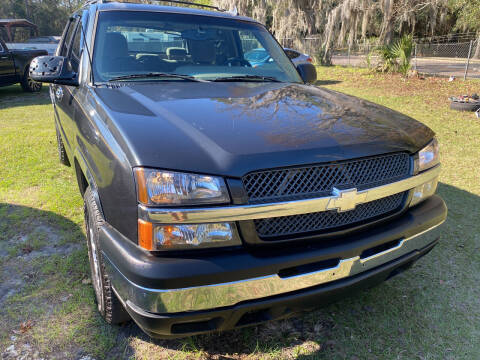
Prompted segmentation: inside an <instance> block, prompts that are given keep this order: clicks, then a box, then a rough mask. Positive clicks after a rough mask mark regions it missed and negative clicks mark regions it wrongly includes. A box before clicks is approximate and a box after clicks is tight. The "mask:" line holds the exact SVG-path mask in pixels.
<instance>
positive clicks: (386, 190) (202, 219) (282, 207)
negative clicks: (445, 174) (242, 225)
mask: <svg viewBox="0 0 480 360" xmlns="http://www.w3.org/2000/svg"><path fill="white" fill-rule="evenodd" d="M440 171H441V167H440V165H438V166H436V167H434V168H433V169H430V170H427V171H425V172H423V173H421V174H419V175H416V176H412V177H410V178H408V179H405V180H401V181H397V182H394V183H391V184H388V185H383V186H378V187H375V188H371V189H368V190H364V191H360V192H356V191H354V194H353V195H351V196H354V197H355V198H354V199H353V200H354V202H355V205H359V204H361V203H367V202H370V201H374V200H379V199H382V198H384V197H387V196H391V195H395V194H398V193H401V192H404V191H408V190H411V189H414V188H415V187H417V186H420V185H422V184H425V183H426V182H428V181H431V180H433V179H435V178H437V177H438V176H439V175H440ZM353 190H354V189H353ZM349 192H350V194H351V193H352V190H349ZM339 200H342V198H341V195H340V196H335V195H333V196H326V197H321V198H315V199H307V200H298V201H287V202H279V203H270V204H257V205H238V206H219V207H218V206H217V207H215V206H210V207H205V208H181V209H179V208H170V209H167V208H149V207H145V206H143V205H140V206H139V209H138V215H139V218H140V219H143V220H145V221H149V222H153V223H160V224H201V223H220V222H232V221H243V220H255V219H266V218H273V217H281V216H291V215H300V214H308V213H313V212H321V211H329V210H332V209H336V208H339V202H340V201H339ZM344 200H345V198H344ZM348 200H349V201H352V199H351V198H350V199H348Z"/></svg>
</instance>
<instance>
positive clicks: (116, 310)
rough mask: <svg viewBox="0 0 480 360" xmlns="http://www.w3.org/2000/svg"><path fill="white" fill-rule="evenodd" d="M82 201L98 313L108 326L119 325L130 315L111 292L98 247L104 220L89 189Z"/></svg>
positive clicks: (127, 319)
mask: <svg viewBox="0 0 480 360" xmlns="http://www.w3.org/2000/svg"><path fill="white" fill-rule="evenodd" d="M83 200H84V213H85V227H86V232H87V245H88V258H89V260H90V270H91V276H92V285H93V289H94V290H95V297H96V300H97V305H98V311H99V312H100V315H102V317H103V318H104V319H105V321H106V322H107V323H109V324H121V323H124V322H126V321H129V320H130V315H128V313H127V311H126V310H125V308H124V307H123V305H122V303H121V302H120V300H118V298H117V296H116V295H115V293H114V292H113V289H112V286H111V284H110V279H109V277H108V274H107V272H106V271H105V263H104V260H103V256H102V253H101V251H100V248H99V246H98V232H99V229H100V227H101V226H102V225H103V224H104V220H103V218H102V215H101V214H100V211H99V210H98V208H97V203H96V202H95V199H94V197H93V194H92V191H91V190H90V188H87V190H86V191H85V195H84V197H83Z"/></svg>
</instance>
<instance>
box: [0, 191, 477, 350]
mask: <svg viewBox="0 0 480 360" xmlns="http://www.w3.org/2000/svg"><path fill="white" fill-rule="evenodd" d="M439 194H440V195H441V196H442V197H443V198H444V199H445V200H446V202H447V205H448V206H449V208H450V216H449V218H448V220H447V222H446V223H445V224H444V225H443V227H442V228H441V231H442V236H443V241H441V242H440V245H439V246H437V248H435V249H434V251H433V252H432V253H431V254H429V255H428V256H427V258H425V259H424V260H421V261H420V262H419V264H418V265H416V266H414V268H413V269H412V270H410V271H408V272H406V273H403V274H401V275H399V276H398V277H396V278H394V280H392V281H388V282H386V283H383V284H381V285H379V286H377V287H375V288H372V289H369V290H366V291H362V292H359V293H355V294H353V295H352V296H351V297H348V298H345V299H342V300H341V301H339V302H337V303H335V304H332V305H329V306H327V307H325V308H323V309H320V310H318V311H314V312H310V313H308V314H304V315H301V314H299V315H298V317H295V318H290V319H286V320H280V321H274V322H271V323H267V324H263V325H260V326H255V327H250V328H244V329H238V330H233V331H228V332H224V333H219V334H210V335H202V336H195V337H191V338H186V339H178V340H154V339H150V338H149V337H148V336H146V335H145V334H143V332H142V331H141V330H140V329H139V328H138V327H137V326H136V325H135V324H134V323H128V324H125V325H123V326H119V327H112V326H109V325H107V324H105V323H104V322H103V320H101V318H100V316H99V315H98V314H97V312H96V309H95V305H94V304H93V302H94V294H93V291H92V289H91V285H85V284H82V279H85V277H89V271H88V263H87V261H88V260H87V256H86V248H85V247H84V246H83V244H84V234H83V231H82V230H81V229H80V227H79V226H78V225H77V224H75V223H73V222H71V221H70V220H69V219H67V218H65V217H63V216H59V215H57V214H54V213H52V212H48V211H42V210H37V209H32V208H27V207H23V206H16V205H9V204H0V257H1V258H2V260H1V262H0V266H2V267H3V271H0V278H2V277H3V278H2V287H4V288H5V284H7V287H8V284H10V283H9V282H8V281H9V279H10V277H7V274H11V273H12V271H13V273H15V274H16V275H17V276H16V277H20V278H23V277H24V275H26V274H27V275H28V274H30V273H35V274H37V275H35V276H38V280H37V282H38V283H37V285H36V287H34V288H33V290H32V294H33V293H37V292H38V293H39V294H40V293H42V292H44V291H46V289H48V288H49V287H50V286H51V284H52V283H55V281H59V282H62V281H64V282H65V284H64V285H65V286H68V288H70V290H68V291H69V292H70V294H73V296H72V297H71V298H69V300H68V301H67V302H65V303H62V302H61V300H58V299H57V298H61V297H62V296H64V294H62V293H61V291H63V290H61V289H63V287H62V286H63V285H62V286H60V285H58V286H59V289H60V290H59V291H60V294H55V296H54V297H53V300H52V297H48V301H47V298H45V299H44V298H43V297H42V296H41V295H38V297H33V298H32V297H31V296H29V297H27V298H28V301H27V302H26V303H16V304H14V303H12V302H10V301H8V299H7V300H3V305H2V308H3V311H2V310H0V319H1V320H2V323H3V324H4V327H5V326H6V328H7V330H8V331H9V333H11V331H10V330H11V324H12V323H13V324H15V325H17V324H18V321H19V320H21V319H25V318H29V315H28V314H34V313H38V309H35V311H34V309H33V307H32V305H31V304H32V303H36V304H37V305H36V306H37V307H40V308H41V309H43V308H45V311H43V310H42V312H41V316H39V318H38V319H37V320H36V321H35V324H36V325H37V324H38V326H45V327H47V326H48V327H50V328H46V329H39V330H42V331H44V332H45V333H47V334H48V333H49V332H51V331H52V329H51V326H52V325H51V323H52V322H53V324H57V323H56V322H55V321H58V320H56V319H55V318H53V320H52V319H51V316H52V315H51V314H52V311H51V307H52V306H53V307H56V306H58V307H62V306H66V305H68V303H69V302H75V303H76V304H78V309H77V308H75V307H72V306H71V304H70V305H69V306H70V307H69V310H68V311H69V312H70V313H71V312H73V314H74V315H75V316H74V318H72V319H70V321H71V322H70V323H69V322H68V321H67V320H64V318H62V321H61V322H59V323H58V324H57V325H55V326H58V327H61V328H65V327H66V328H67V330H72V329H73V331H71V332H70V333H71V334H74V336H73V337H71V338H67V337H66V336H65V335H61V334H60V335H57V337H55V336H53V335H52V336H53V337H52V338H49V337H48V336H47V337H46V339H47V340H48V341H50V342H51V343H52V344H54V345H55V346H59V347H62V348H63V349H64V351H67V352H69V353H70V354H73V355H74V356H78V355H82V354H85V355H92V354H95V355H96V356H97V357H98V358H111V359H114V358H115V359H118V358H132V357H138V358H162V357H159V356H158V354H163V353H165V357H169V356H170V355H172V354H175V353H180V354H192V353H194V354H199V356H200V357H202V356H203V355H206V357H207V358H224V357H228V358H234V359H239V358H244V357H246V356H251V358H252V359H254V358H257V357H258V358H265V357H267V358H299V359H310V358H312V359H313V358H337V357H338V358H351V357H352V356H358V358H364V356H369V355H371V356H372V357H374V356H373V355H375V354H376V355H382V354H384V355H385V356H387V355H386V353H383V351H384V349H394V350H392V351H394V353H391V354H390V355H392V356H391V357H392V358H396V357H397V355H398V354H399V353H400V351H403V352H404V353H403V355H404V356H405V358H413V357H415V356H416V354H417V353H416V352H415V351H420V350H421V349H423V348H425V350H424V354H428V352H429V351H439V352H437V353H435V352H434V353H433V354H431V355H432V357H433V358H445V356H444V355H445V353H443V352H441V349H440V350H431V349H432V348H438V345H435V341H440V342H445V343H447V344H448V341H446V340H445V339H443V337H445V336H448V334H449V333H452V332H454V331H453V330H455V331H456V329H457V327H458V326H460V327H461V326H464V325H462V324H465V323H468V322H467V321H463V322H462V317H461V316H462V314H461V313H459V311H460V310H459V309H452V306H455V304H453V305H452V296H453V297H454V298H455V297H457V295H458V294H463V292H464V291H465V292H468V291H470V290H469V289H468V288H467V286H466V284H465V283H462V282H461V280H459V279H457V280H456V290H455V291H456V292H455V293H453V294H452V291H451V289H450V288H448V287H446V286H444V287H442V286H438V284H439V282H438V281H439V279H438V276H439V274H442V273H443V274H445V273H452V274H453V273H454V271H452V269H451V268H450V267H451V266H452V261H453V260H452V259H453V258H458V259H457V261H458V262H459V263H458V266H459V267H460V268H463V266H462V265H463V263H462V261H465V263H466V264H469V263H470V262H471V261H472V258H471V254H472V252H473V251H475V249H477V251H478V250H479V249H480V247H479V244H478V243H475V236H476V235H475V234H476V233H477V232H478V231H479V230H480V229H479V223H478V208H479V206H480V197H479V196H477V195H474V194H472V193H469V192H467V191H464V190H461V189H458V188H455V187H452V186H449V185H445V184H441V185H440V187H439ZM39 225H40V226H42V227H43V228H44V230H45V228H46V229H47V230H45V231H47V232H50V235H51V236H50V240H49V242H48V244H44V246H43V247H42V248H40V249H34V250H32V251H31V252H29V253H28V254H24V252H25V251H24V249H23V248H22V247H19V248H18V249H17V250H16V253H15V254H13V255H14V256H16V257H17V258H16V259H20V260H19V261H17V260H15V262H16V263H18V264H20V265H21V266H20V267H18V268H14V267H12V268H10V267H9V268H7V267H6V266H13V265H11V264H10V265H8V264H9V263H8V260H5V257H6V256H12V254H9V251H8V250H7V249H6V248H5V246H4V245H5V244H7V243H11V241H12V239H17V240H18V239H19V238H20V237H24V236H25V235H28V234H30V233H32V232H34V231H35V229H38V227H39ZM458 229H469V231H471V232H472V233H464V232H463V231H462V232H461V233H459V232H458V231H459V230H458ZM62 237H67V238H73V241H70V242H67V243H66V244H63V245H62V242H61V241H58V239H61V238H62ZM51 239H57V240H51ZM55 241H57V242H55ZM76 243H79V244H80V245H81V248H80V250H79V251H80V255H79V257H77V258H75V259H74V260H75V261H69V262H66V263H63V262H62V261H61V259H59V260H58V263H55V264H54V265H55V267H54V268H53V269H51V270H48V269H47V270H41V271H38V269H35V268H34V267H35V265H34V264H38V261H37V262H35V261H31V262H29V261H23V260H22V257H24V256H25V255H27V258H28V256H30V255H29V254H35V252H37V255H38V254H40V255H42V256H43V258H42V259H45V261H46V260H47V259H48V258H49V257H51V256H54V255H57V256H60V258H62V257H66V256H68V254H69V253H70V250H69V246H71V244H76ZM459 243H461V244H462V246H461V247H459V246H458V244H459ZM68 244H70V245H68ZM46 245H48V246H46ZM28 251H30V250H28ZM433 260H435V261H433ZM43 266H44V265H43ZM12 269H13V270H12ZM5 270H7V271H5ZM15 271H17V273H16V272H15ZM59 274H60V277H64V279H63V280H62V279H60V280H59V279H58V275H59ZM458 277H459V278H461V277H462V274H458ZM442 281H443V280H442ZM445 281H448V280H445ZM62 284H63V283H62ZM13 287H18V284H17V285H15V284H13V282H12V283H11V284H10V288H7V289H3V290H2V291H0V298H1V297H5V294H7V293H8V291H10V290H11V289H12V288H13ZM418 289H420V290H418ZM39 290H41V291H39ZM15 291H17V290H15ZM18 291H22V289H21V287H20V289H18ZM67 294H68V293H67ZM407 296H408V301H406V300H405V299H406V297H407ZM458 296H460V295H458ZM0 303H2V300H0ZM466 304H467V305H466ZM461 306H463V307H465V309H466V310H465V311H466V312H468V311H469V308H468V303H466V300H464V299H463V300H462V303H461ZM49 309H50V310H49ZM72 309H73V310H72ZM79 309H80V310H79ZM474 311H477V310H474ZM439 312H440V313H441V318H442V319H445V320H444V322H445V323H441V322H440V323H439V322H438V319H437V318H436V314H438V313H439ZM470 312H472V310H470ZM12 313H17V315H18V314H19V313H21V315H18V316H19V319H17V318H11V317H9V316H10V315H9V314H12ZM49 314H50V315H49ZM17 315H15V316H17ZM70 315H71V314H70ZM49 316H50V317H49ZM455 319H458V321H459V322H458V323H457V321H456V320H455ZM22 321H24V320H22ZM77 322H78V324H77ZM49 323H50V325H48V324H49ZM399 329H400V330H399ZM470 330H471V329H469V328H465V329H464V331H466V333H467V334H469V331H470ZM471 336H474V334H473V333H472V334H471ZM352 339H355V341H354V342H353V341H352ZM416 339H420V340H418V342H417V340H416ZM435 339H439V340H435ZM37 341H38V340H37ZM45 341H46V340H45ZM86 344H87V345H86ZM448 346H450V347H452V346H453V345H450V344H448ZM299 349H300V350H299ZM395 349H396V350H395ZM405 349H406V350H405ZM419 349H420V350H419ZM429 349H430V350H429ZM367 350H368V352H367ZM395 351H397V352H395ZM394 355H395V356H394Z"/></svg>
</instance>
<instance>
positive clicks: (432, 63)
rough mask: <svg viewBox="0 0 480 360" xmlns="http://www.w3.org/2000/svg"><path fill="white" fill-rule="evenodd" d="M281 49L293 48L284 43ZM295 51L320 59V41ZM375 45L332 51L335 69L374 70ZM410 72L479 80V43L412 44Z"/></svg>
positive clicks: (312, 40)
mask: <svg viewBox="0 0 480 360" xmlns="http://www.w3.org/2000/svg"><path fill="white" fill-rule="evenodd" d="M282 43H284V46H287V47H295V44H293V42H292V43H289V42H288V41H283V42H282ZM296 44H297V46H298V47H300V48H301V49H303V51H305V52H306V53H308V54H309V55H311V56H313V57H315V58H317V61H318V57H319V56H321V52H320V50H319V49H322V41H321V39H319V38H307V39H304V40H302V41H301V43H300V44H299V43H298V42H297V43H296ZM378 48H379V46H378V45H376V44H357V45H352V46H349V47H343V48H335V49H334V50H333V51H332V62H333V64H334V65H342V66H356V67H372V68H373V67H375V66H377V64H378V63H379V62H380V58H379V56H378V53H377V52H376V51H375V50H377V49H378ZM412 68H413V69H414V70H417V71H418V72H419V73H422V74H429V75H436V76H446V77H450V76H454V77H456V78H465V79H466V78H480V42H479V40H470V41H465V42H455V43H438V42H436V43H433V42H430V43H418V44H415V49H414V56H413V58H412Z"/></svg>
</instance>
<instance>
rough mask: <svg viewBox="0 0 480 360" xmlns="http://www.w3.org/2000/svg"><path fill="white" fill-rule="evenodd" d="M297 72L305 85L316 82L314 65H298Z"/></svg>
mask: <svg viewBox="0 0 480 360" xmlns="http://www.w3.org/2000/svg"><path fill="white" fill-rule="evenodd" d="M297 70H298V73H299V74H300V76H301V77H302V79H303V81H304V82H305V83H307V84H313V83H315V82H316V81H317V69H316V68H315V66H314V65H312V64H310V63H308V64H298V65H297Z"/></svg>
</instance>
